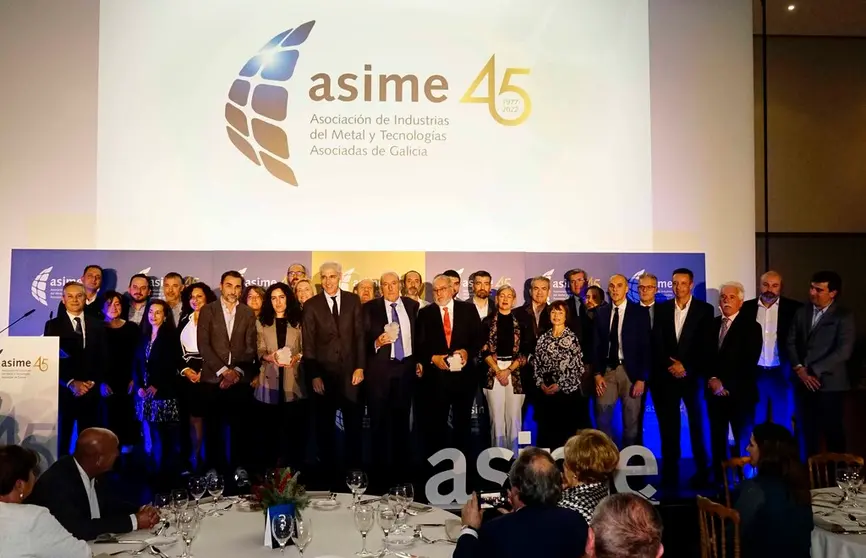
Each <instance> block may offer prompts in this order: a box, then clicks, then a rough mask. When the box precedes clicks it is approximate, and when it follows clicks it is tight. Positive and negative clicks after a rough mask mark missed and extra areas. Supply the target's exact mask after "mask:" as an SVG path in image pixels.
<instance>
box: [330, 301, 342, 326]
mask: <svg viewBox="0 0 866 558" xmlns="http://www.w3.org/2000/svg"><path fill="white" fill-rule="evenodd" d="M331 302H333V304H332V305H331V315H332V316H334V323H336V324H339V323H340V309H339V308H337V297H335V296H332V297H331Z"/></svg>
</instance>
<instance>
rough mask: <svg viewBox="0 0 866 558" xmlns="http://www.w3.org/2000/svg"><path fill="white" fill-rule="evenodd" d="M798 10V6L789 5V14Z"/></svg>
mask: <svg viewBox="0 0 866 558" xmlns="http://www.w3.org/2000/svg"><path fill="white" fill-rule="evenodd" d="M796 9H797V6H796V5H794V4H788V11H789V12H793V11H794V10H796Z"/></svg>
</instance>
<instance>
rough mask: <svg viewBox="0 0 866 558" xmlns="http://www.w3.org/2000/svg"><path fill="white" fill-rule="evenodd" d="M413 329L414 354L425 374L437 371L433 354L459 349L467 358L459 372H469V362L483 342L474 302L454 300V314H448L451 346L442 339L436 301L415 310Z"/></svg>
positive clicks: (440, 312) (442, 333)
mask: <svg viewBox="0 0 866 558" xmlns="http://www.w3.org/2000/svg"><path fill="white" fill-rule="evenodd" d="M416 331H417V337H416V338H415V349H414V350H415V356H416V357H417V361H418V362H420V363H421V364H422V365H423V366H424V370H425V373H426V372H431V371H436V370H439V369H438V368H436V366H434V365H433V362H432V359H433V357H434V356H435V355H450V354H452V353H454V352H455V351H457V350H459V349H463V350H465V351H466V353H467V354H468V356H469V358H468V359H467V362H466V363H465V364H466V365H465V366H464V368H463V370H462V371H461V372H462V373H466V374H469V375H471V374H472V372H471V368H472V366H471V364H472V363H473V362H475V359H476V358H477V356H478V351H479V350H480V349H481V345H482V344H483V340H482V333H481V320H480V319H479V318H478V310H476V309H475V306H474V305H472V304H467V303H465V302H460V301H457V300H455V301H454V315H453V316H451V345H448V343H447V342H446V340H445V327H444V325H443V324H442V311H441V310H440V308H439V305H437V304H431V305H429V306H425V307H424V308H422V309H421V310H420V311H419V312H418V321H417V322H416Z"/></svg>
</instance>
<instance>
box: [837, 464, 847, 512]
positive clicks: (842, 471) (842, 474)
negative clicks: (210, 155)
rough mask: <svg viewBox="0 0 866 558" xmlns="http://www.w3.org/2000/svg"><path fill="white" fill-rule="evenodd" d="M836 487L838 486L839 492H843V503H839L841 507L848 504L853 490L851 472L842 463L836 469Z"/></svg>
mask: <svg viewBox="0 0 866 558" xmlns="http://www.w3.org/2000/svg"><path fill="white" fill-rule="evenodd" d="M836 486H838V487H839V490H841V491H842V501H841V502H839V505H840V506H842V505H843V504H847V503H848V502H849V501H850V499H851V498H850V495H849V494H848V493H849V491H850V490H851V482H850V471H849V469H848V465H845V464H841V463H840V464H839V465H838V466H837V467H836Z"/></svg>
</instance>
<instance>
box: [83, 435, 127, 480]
mask: <svg viewBox="0 0 866 558" xmlns="http://www.w3.org/2000/svg"><path fill="white" fill-rule="evenodd" d="M119 445H120V442H119V441H118V439H117V436H115V435H114V432H112V431H111V430H107V429H105V428H86V429H84V430H82V431H81V433H80V434H79V435H78V441H77V442H76V443H75V455H74V456H75V460H76V461H78V464H79V465H81V468H82V469H84V472H85V473H87V475H88V476H89V477H90V478H94V477H98V476H99V475H101V474H103V473H107V472H108V471H110V470H111V469H112V468H114V462H115V461H116V460H117V456H118V455H119V452H118V448H119Z"/></svg>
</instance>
